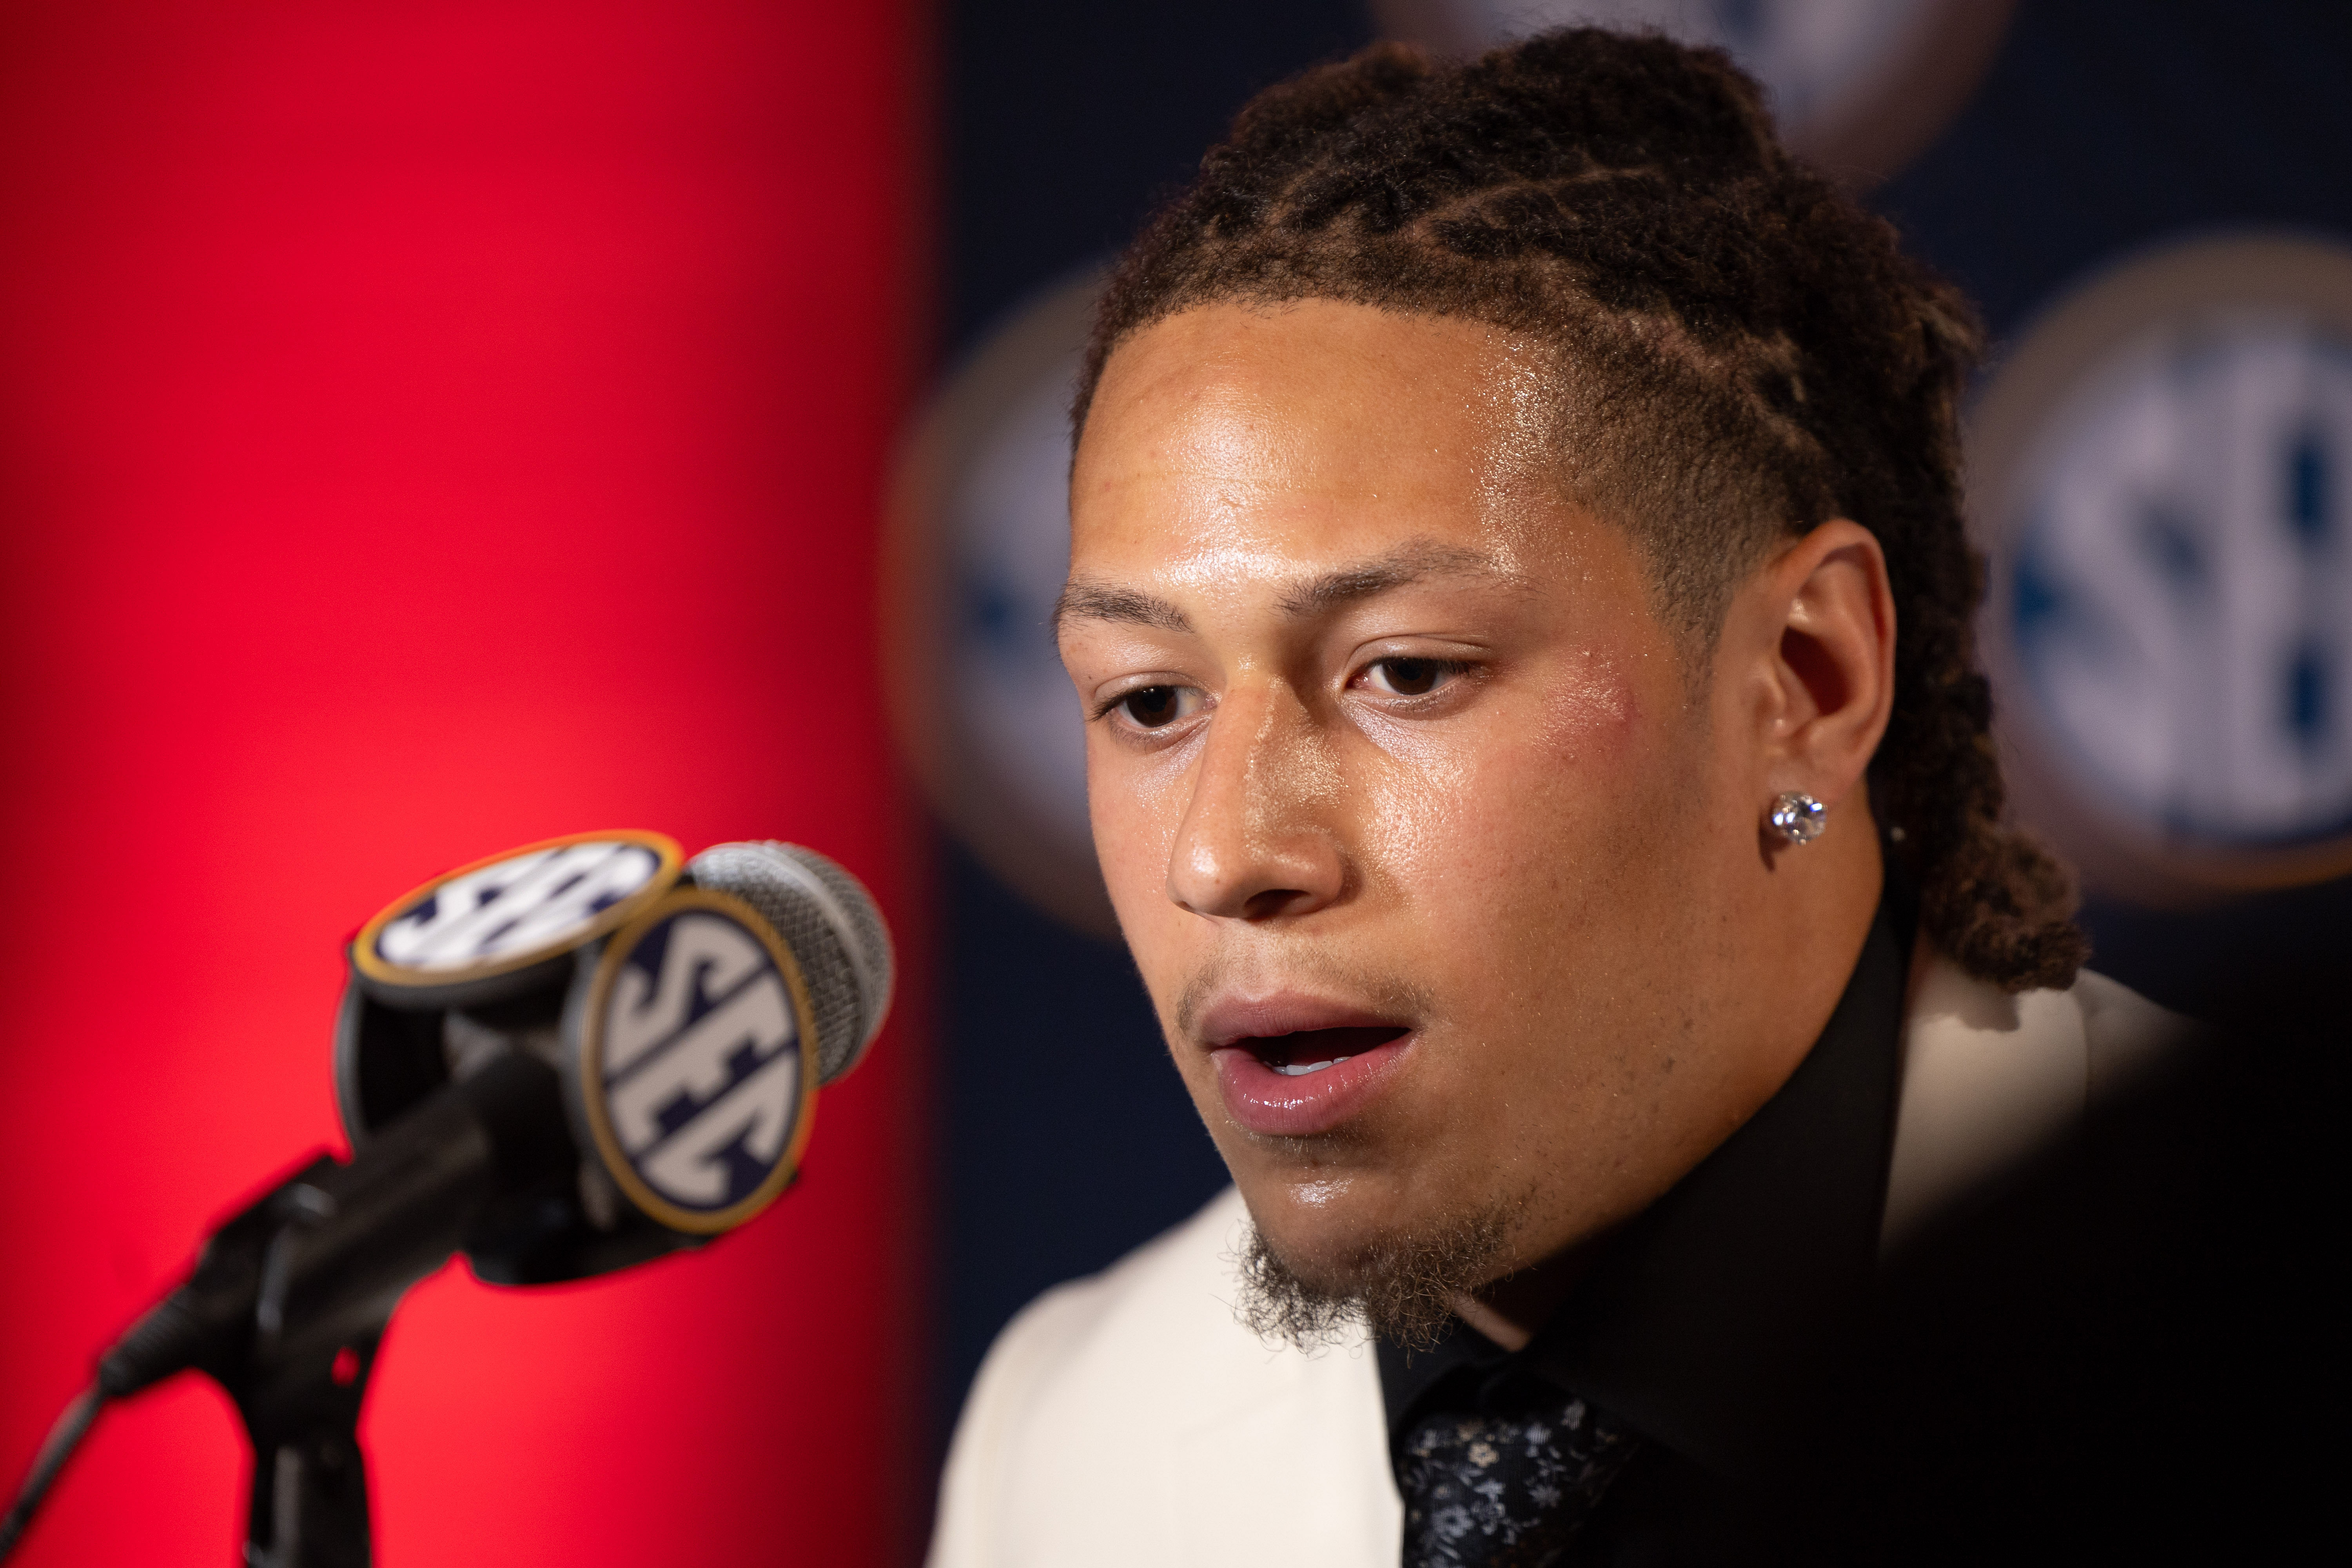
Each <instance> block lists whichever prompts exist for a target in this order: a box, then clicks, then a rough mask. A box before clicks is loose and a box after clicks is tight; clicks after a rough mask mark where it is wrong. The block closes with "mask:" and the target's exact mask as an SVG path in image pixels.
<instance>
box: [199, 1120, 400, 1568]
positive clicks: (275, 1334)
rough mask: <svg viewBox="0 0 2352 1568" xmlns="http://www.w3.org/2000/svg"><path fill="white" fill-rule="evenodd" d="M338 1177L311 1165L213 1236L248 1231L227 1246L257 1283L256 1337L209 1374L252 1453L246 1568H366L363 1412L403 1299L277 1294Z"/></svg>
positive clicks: (327, 1166) (395, 1293)
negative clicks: (256, 1273)
mask: <svg viewBox="0 0 2352 1568" xmlns="http://www.w3.org/2000/svg"><path fill="white" fill-rule="evenodd" d="M343 1169H344V1167H342V1166H341V1164H339V1163H337V1162H336V1161H334V1160H332V1159H329V1158H326V1157H323V1156H322V1157H320V1159H318V1160H316V1161H314V1162H313V1163H311V1164H310V1165H308V1166H306V1167H305V1168H304V1169H303V1170H302V1171H301V1172H299V1173H298V1174H297V1175H296V1176H295V1177H294V1178H293V1179H292V1180H291V1181H289V1182H288V1183H286V1184H284V1185H282V1186H280V1187H278V1189H277V1190H276V1191H275V1192H273V1193H271V1194H269V1195H268V1197H266V1198H265V1199H263V1200H262V1202H260V1203H259V1204H257V1205H254V1207H253V1208H252V1209H250V1210H247V1213H246V1214H244V1215H239V1216H238V1217H237V1218H236V1220H234V1221H232V1222H231V1224H230V1226H229V1227H228V1229H226V1230H224V1231H223V1232H222V1233H221V1236H220V1238H219V1239H220V1240H221V1241H223V1242H227V1241H229V1231H231V1230H236V1229H238V1227H241V1226H250V1229H249V1230H247V1231H246V1232H245V1233H244V1234H241V1235H239V1236H238V1237H236V1242H237V1244H240V1246H241V1247H249V1248H252V1251H251V1252H249V1253H248V1254H247V1258H249V1260H250V1264H249V1265H248V1266H252V1265H257V1266H258V1268H259V1270H260V1274H261V1279H262V1292H261V1300H260V1302H259V1305H258V1308H257V1312H256V1316H257V1319H258V1320H259V1321H260V1325H261V1329H262V1331H261V1332H259V1333H257V1334H256V1335H255V1336H254V1338H253V1340H252V1341H251V1342H249V1348H247V1351H246V1352H245V1353H244V1354H243V1355H242V1356H239V1357H237V1358H236V1362H235V1363H233V1364H229V1365H219V1366H215V1367H210V1368H207V1369H206V1370H208V1371H210V1372H211V1373H213V1375H214V1377H215V1379H216V1380H217V1381H218V1382H219V1383H220V1384H221V1386H222V1387H223V1388H225V1389H226V1390H227V1391H228V1394H229V1397H230V1398H231V1399H233V1400H234V1401H236V1409H237V1414H238V1415H241V1416H242V1417H244V1420H245V1430H246V1436H247V1439H248V1440H249V1441H250V1442H251V1444H252V1446H253V1491H252V1498H251V1501H250V1504H249V1506H248V1508H247V1513H246V1542H245V1561H246V1563H247V1568H368V1563H369V1562H370V1560H371V1556H372V1551H371V1545H370V1542H371V1531H370V1527H369V1518H368V1479H367V1459H366V1456H365V1455H364V1454H363V1453H362V1451H361V1449H360V1445H359V1419H360V1405H361V1404H362V1401H363V1400H364V1399H365V1398H366V1395H367V1383H368V1374H369V1373H372V1372H373V1371H374V1370H375V1353H376V1347H377V1345H378V1344H379V1343H381V1342H382V1341H383V1331H384V1328H385V1326H386V1325H387V1324H388V1323H390V1322H391V1321H392V1311H393V1308H394V1306H396V1305H397V1304H398V1302H399V1299H400V1293H399V1290H397V1289H395V1290H392V1291H385V1290H383V1289H375V1290H369V1291H366V1292H364V1293H362V1294H361V1295H360V1296H359V1297H358V1298H357V1299H352V1298H350V1297H337V1296H329V1297H325V1298H320V1297H311V1298H310V1299H309V1300H304V1299H303V1298H301V1297H299V1296H296V1297H294V1298H293V1299H292V1300H289V1299H288V1297H287V1292H286V1291H285V1281H286V1279H287V1278H288V1276H289V1272H290V1270H289V1268H287V1267H286V1265H285V1262H284V1260H285V1259H286V1258H288V1256H289V1253H290V1252H291V1251H292V1250H293V1247H294V1246H295V1245H296V1239H297V1238H299V1237H301V1236H302V1234H303V1232H304V1231H305V1230H306V1229H307V1228H308V1227H309V1223H310V1222H315V1220H316V1219H317V1218H318V1217H320V1215H319V1212H318V1211H319V1210H320V1208H321V1207H322V1206H324V1205H321V1204H320V1201H319V1200H320V1197H321V1196H326V1195H329V1194H331V1188H332V1186H333V1185H334V1177H335V1175H336V1174H337V1173H340V1172H341V1171H342V1170H343ZM444 1256H446V1254H445V1255H444ZM239 1261H240V1263H245V1262H246V1261H247V1260H246V1259H240V1260H239ZM273 1263H274V1264H276V1267H275V1268H273V1267H272V1265H273ZM273 1284H274V1285H275V1286H276V1287H277V1292H276V1296H275V1299H274V1300H273V1295H272V1289H271V1288H272V1286H273Z"/></svg>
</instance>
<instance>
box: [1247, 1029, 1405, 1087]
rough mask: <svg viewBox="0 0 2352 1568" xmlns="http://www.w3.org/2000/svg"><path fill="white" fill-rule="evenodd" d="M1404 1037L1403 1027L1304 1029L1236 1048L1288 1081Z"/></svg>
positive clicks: (1250, 1040)
mask: <svg viewBox="0 0 2352 1568" xmlns="http://www.w3.org/2000/svg"><path fill="white" fill-rule="evenodd" d="M1405 1033H1406V1031H1405V1030H1404V1028H1402V1026H1373V1027H1361V1028H1346V1029H1301V1030H1299V1031H1297V1033H1295V1034H1289V1035H1253V1036H1246V1037H1243V1038H1241V1039H1238V1040H1235V1041H1234V1045H1236V1046H1238V1047H1241V1048H1242V1049H1244V1050H1245V1051H1247V1052H1249V1054H1250V1055H1252V1056H1254V1057H1255V1058H1257V1059H1258V1060H1259V1062H1261V1063H1262V1064H1264V1065H1265V1067H1266V1068H1270V1069H1271V1070H1273V1071H1275V1072H1277V1073H1280V1074H1281V1075H1282V1076H1283V1077H1285V1078H1305V1077H1307V1075H1308V1074H1309V1073H1318V1072H1322V1071H1324V1070H1325V1069H1326V1068H1335V1067H1338V1066H1339V1064H1340V1063H1341V1062H1344V1061H1346V1060H1347V1059H1348V1058H1350V1057H1360V1056H1362V1055H1363V1054H1364V1053H1365V1052H1367V1051H1371V1050H1377V1049H1379V1048H1380V1047H1382V1046H1385V1045H1387V1044H1388V1043H1389V1042H1390V1041H1391V1040H1394V1039H1398V1038H1401V1037H1402V1036H1403V1035H1404V1034H1405Z"/></svg>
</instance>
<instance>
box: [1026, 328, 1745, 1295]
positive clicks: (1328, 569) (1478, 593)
mask: <svg viewBox="0 0 2352 1568" xmlns="http://www.w3.org/2000/svg"><path fill="white" fill-rule="evenodd" d="M1543 384H1544V381H1543V378H1542V375H1541V371H1540V357H1539V355H1538V353H1537V351H1536V350H1535V349H1534V348H1533V347H1532V346H1531V345H1528V344H1526V343H1524V342H1515V341H1514V340H1513V339H1512V338H1511V337H1510V336H1509V335H1508V334H1507V333H1505V332H1502V331H1498V330H1496V329H1491V328H1487V327H1484V326H1481V325H1478V324H1475V323H1471V322H1465V321H1453V320H1439V319H1433V318H1426V317H1418V316H1404V315H1397V314H1391V313H1387V312H1382V311H1379V310H1372V309H1370V308H1367V307H1362V306H1355V305H1346V304H1339V303H1333V302H1321V301H1310V302H1307V303H1302V304H1299V305H1297V306H1294V307H1288V308H1285V309H1282V310H1273V311H1256V310H1245V309H1243V308H1240V307H1233V306H1214V307H1207V308H1202V309H1197V310H1190V311H1187V312H1185V313H1183V314H1181V315H1179V316H1176V317H1174V318H1172V319H1171V320H1168V321H1162V322H1160V323H1159V324H1157V325H1155V326H1153V327H1151V328H1150V329H1148V330H1146V331H1142V332H1140V333H1139V334H1137V335H1136V336H1134V337H1132V338H1131V339H1129V341H1128V342H1125V343H1124V344H1122V345H1121V346H1120V347H1119V349H1118V352H1117V353H1115V354H1114V355H1113V356H1112V358H1111V360H1110V363H1109V365H1108V369H1107V372H1106V374H1105V375H1104V377H1103V380H1102V384H1101V386H1100V388H1099V390H1098V392H1097V396H1096V398H1095V401H1094V404H1093V406H1092V409H1091V412H1090V415H1089V417H1088V420H1087V426H1086V430H1085V434H1084V438H1083V440H1082V442H1081V444H1080V447H1079V449H1078V454H1077V464H1076V472H1075V477H1074V480H1073V485H1072V501H1071V510H1072V521H1073V525H1074V531H1073V539H1072V550H1071V577H1070V590H1069V592H1068V593H1067V594H1066V595H1065V600H1064V608H1063V612H1062V616H1061V622H1060V641H1061V649H1062V655H1063V658H1064V661H1065V663H1066V665H1067V667H1068V668H1069V671H1070V675H1071V679H1072V680H1073V681H1074V682H1075V683H1076V688H1077V692H1078V695H1079V697H1080V699H1081V700H1083V702H1084V703H1085V705H1086V710H1087V714H1088V716H1089V720H1090V722H1089V724H1088V727H1087V780H1088V793H1089V798H1090V800H1091V804H1092V811H1093V818H1094V832H1095V842H1096V845H1097V848H1098V850H1099V851H1100V855H1101V859H1102V867H1103V871H1104V875H1105V877H1106V878H1107V879H1108V884H1109V888H1110V893H1111V899H1112V901H1113V903H1114V905H1115V906H1116V908H1117V910H1118V918H1119V921H1120V925H1121V927H1122V929H1123V930H1124V931H1125V932H1126V936H1127V940H1128V942H1129V945H1130V946H1131V947H1132V949H1133V951H1134V953H1135V958H1136V961H1137V963H1138V964H1139V966H1140V968H1141V971H1142V975H1143V980H1144V983H1145V984H1146V986H1147V987H1148V988H1149V989H1150V994H1151V998H1152V1001H1153V1004H1154V1005H1155V1006H1156V1007H1157V1009H1158V1011H1159V1015H1160V1025H1161V1027H1162V1028H1163V1029H1164V1030H1165V1031H1166V1034H1167V1037H1168V1042H1169V1047H1170V1049H1171V1052H1172V1053H1173V1055H1174V1057H1175V1061H1176V1065H1177V1068H1178V1069H1179V1070H1180V1071H1181V1073H1182V1075H1183V1078H1184V1081H1185V1084H1186V1086H1187V1088H1188V1089H1190V1090H1191V1092H1192V1098H1193V1100H1194V1102H1195V1104H1196V1105H1197V1106H1198V1107H1199V1109H1200V1112H1201V1116H1202V1120H1203V1121H1205V1122H1206V1123H1207V1124H1208V1127H1209V1131H1210V1132H1211V1134H1212V1135H1213V1137H1214V1139H1215V1140H1216V1142H1217V1146H1218V1148H1219V1149H1220V1151H1221V1152H1223V1155H1224V1158H1225V1160H1226V1163H1228V1164H1229V1165H1230V1166H1231V1168H1232V1171H1233V1174H1234V1180H1235V1181H1236V1182H1237V1183H1238V1184H1240V1187H1241V1189H1242V1192H1243V1194H1244V1197H1245V1198H1246V1200H1247V1202H1248V1205H1249V1207H1250V1211H1251V1213H1252V1215H1253V1216H1254V1217H1255V1221H1256V1223H1257V1225H1258V1227H1259V1230H1260V1233H1261V1235H1262V1236H1263V1237H1264V1238H1265V1241H1266V1243H1267V1244H1268V1245H1269V1247H1271V1248H1272V1249H1273V1251H1274V1252H1275V1253H1276V1256H1277V1257H1279V1258H1281V1259H1283V1261H1284V1262H1285V1263H1286V1264H1287V1265H1288V1266H1289V1268H1292V1269H1293V1270H1294V1271H1296V1272H1297V1273H1298V1274H1299V1275H1300V1276H1302V1277H1303V1278H1305V1279H1307V1280H1308V1281H1309V1282H1310V1283H1313V1284H1315V1285H1318V1286H1319V1287H1321V1288H1323V1289H1334V1290H1341V1291H1344V1290H1346V1289H1349V1288H1350V1287H1351V1285H1352V1284H1353V1283H1354V1282H1355V1281H1356V1279H1357V1278H1358V1276H1359V1275H1360V1273H1361V1272H1362V1271H1363V1270H1364V1269H1366V1268H1369V1267H1371V1266H1372V1265H1371V1263H1370V1260H1371V1259H1372V1258H1376V1257H1377V1256H1380V1255H1381V1254H1382V1253H1383V1251H1384V1249H1393V1248H1394V1247H1397V1246H1398V1245H1399V1244H1400V1243H1411V1242H1412V1241H1413V1240H1415V1239H1417V1238H1418V1239H1427V1238H1432V1237H1446V1236H1449V1235H1460V1234H1464V1233H1465V1231H1466V1230H1481V1229H1482V1228H1483V1232H1484V1233H1485V1234H1487V1235H1490V1236H1493V1237H1499V1238H1500V1245H1499V1247H1498V1248H1497V1249H1496V1250H1494V1251H1493V1252H1492V1254H1491V1262H1490V1265H1489V1266H1488V1267H1487V1268H1486V1269H1485V1273H1486V1275H1487V1276H1488V1277H1496V1276H1499V1275H1501V1274H1503V1273H1507V1272H1510V1271H1512V1270H1515V1269H1517V1268H1523V1267H1525V1266H1527V1265H1528V1264H1531V1263H1533V1262H1535V1261H1537V1260H1538V1259H1540V1258H1545V1257H1547V1256H1549V1255H1550V1254H1552V1253H1554V1252H1557V1251H1558V1250H1559V1249H1560V1248H1562V1247H1567V1246H1570V1245H1571V1244H1573V1243H1574V1242H1576V1241H1578V1240H1580V1239H1581V1238H1584V1237H1589V1236H1591V1235H1592V1234H1594V1233H1596V1232H1597V1231H1599V1230H1600V1229H1601V1228H1604V1227H1606V1226H1609V1225H1611V1224H1612V1223H1614V1222H1616V1221H1618V1220H1620V1219H1622V1218H1623V1217H1625V1216H1626V1215H1630V1214H1632V1213H1633V1212H1635V1211H1636V1210H1638V1209H1639V1208H1640V1207H1641V1206H1643V1205H1645V1204H1646V1203H1648V1202H1649V1201H1650V1200H1651V1199H1652V1198H1653V1197H1654V1196H1655V1195H1656V1194H1658V1193H1659V1192H1661V1191H1663V1190H1664V1188H1665V1187H1666V1186H1668V1185H1669V1184H1672V1183H1673V1182H1674V1181H1675V1179H1676V1178H1677V1177H1678V1176H1679V1175H1680V1174H1681V1173H1682V1172H1683V1171H1685V1169H1687V1168H1688V1167H1689V1165H1690V1164H1692V1163H1694V1162H1695V1161H1696V1159H1697V1158H1698V1157H1700V1156H1701V1155H1703V1154H1704V1153H1705V1152H1706V1150H1707V1149H1710V1148H1712V1147H1713V1146H1714V1144H1715V1143H1716V1142H1719V1141H1720V1139H1721V1138H1722V1137H1723V1136H1724V1135H1725V1134H1726V1133H1727V1131H1730V1128H1731V1126H1733V1125H1736V1124H1737V1121H1738V1119H1739V1118H1740V1117H1742V1116H1744V1115H1745V1114H1746V1113H1747V1111H1748V1110H1752V1109H1753V1106H1754V1105H1755V1104H1756V1103H1758V1102H1759V1101H1760V1100H1761V1099H1762V1098H1764V1097H1765V1096H1766V1095H1768V1094H1769V1092H1770V1089H1771V1087H1772V1085H1771V1084H1770V1083H1765V1084H1762V1085H1761V1086H1760V1087H1755V1088H1753V1089H1750V1088H1748V1087H1747V1086H1745V1085H1744V1084H1743V1082H1742V1079H1743V1075H1748V1074H1750V1073H1751V1072H1752V1070H1753V1069H1752V1068H1751V1067H1750V1066H1749V1064H1748V1061H1747V1059H1746V1058H1745V1056H1744V1055H1743V1052H1742V1051H1741V1049H1740V1048H1739V1047H1740V1042H1739V1039H1738V1036H1739V1033H1740V1018H1739V1016H1738V1015H1739V1012H1740V1009H1739V1008H1738V1005H1736V1003H1734V1002H1733V1001H1732V999H1730V998H1729V997H1728V996H1727V994H1726V993H1725V992H1724V990H1723V983H1722V982H1721V981H1719V980H1717V979H1714V978H1711V976H1715V975H1717V973H1724V974H1736V973H1737V972H1738V969H1739V967H1740V966H1739V965H1738V964H1737V963H1722V962H1719V961H1720V960H1722V959H1724V958H1726V957H1727V956H1728V950H1730V949H1732V948H1734V947H1737V946H1738V941H1739V936H1738V931H1737V930H1736V929H1735V928H1736V925H1737V922H1738V921H1740V920H1742V919H1744V918H1747V917H1748V915H1750V914H1751V913H1752V912H1753V911H1752V910H1751V909H1750V908H1749V907H1748V906H1749V900H1748V896H1747V893H1746V890H1745V886H1744V883H1743V880H1742V879H1743V878H1744V877H1752V875H1753V866H1754V863H1755V861H1756V859H1757V853H1756V848H1755V842H1756V831H1757V829H1756V807H1757V805H1758V803H1759V801H1760V800H1761V799H1762V798H1763V795H1760V794H1759V793H1758V792H1759V787H1760V786H1759V780H1758V778H1757V776H1756V774H1755V770H1754V764H1753V761H1752V759H1751V758H1750V757H1749V756H1748V753H1747V752H1745V751H1744V750H1743V749H1742V748H1741V747H1740V746H1739V745H1738V744H1737V743H1732V742H1727V741H1726V740H1724V739H1723V737H1724V736H1726V735H1730V734H1734V733H1736V731H1737V730H1738V715H1737V714H1736V713H1733V714H1729V715H1724V714H1718V713H1717V712H1716V711H1715V708H1716V707H1719V706H1720V705H1711V704H1710V702H1709V700H1708V699H1707V698H1706V696H1705V695H1704V694H1703V692H1704V689H1705V688H1704V687H1703V686H1699V685H1694V683H1691V682H1688V681H1686V679H1685V663H1684V659H1683V657H1682V655H1681V653H1680V652H1679V650H1678V647H1677V645H1676V643H1675V640H1674V638H1673V637H1672V636H1671V634H1670V633H1669V632H1668V631H1667V630H1666V629H1665V628H1664V626H1662V625H1661V623H1660V622H1659V620H1658V619H1657V617H1656V616H1655V613H1654V607H1653V605H1652V602H1651V599H1650V595H1649V593H1648V591H1647V587H1646V579H1645V576H1644V570H1643V563H1642V562H1641V560H1640V558H1639V556H1638V554H1637V552H1636V549H1635V546H1634V545H1633V542H1631V540H1630V539H1629V538H1628V537H1627V535H1626V534H1625V533H1624V532H1623V531H1621V530H1620V529H1618V528H1617V527H1615V526H1613V525H1612V524H1610V523H1608V522H1605V521H1601V519H1599V518H1597V517H1595V516H1594V515H1593V514H1592V513H1591V512H1590V511H1588V510H1584V509H1583V508H1581V507H1580V506H1579V505H1578V504H1576V503H1575V502H1574V501H1573V500H1570V499H1569V498H1568V496H1567V495H1566V494H1565V493H1564V491H1563V489H1562V487H1561V485H1560V482H1559V470H1558V465H1557V462H1556V458H1555V456H1554V454H1555V453H1556V449H1557V448H1556V443H1557V441H1558V440H1559V436H1558V434H1557V432H1558V430H1559V428H1560V422H1559V418H1558V415H1559V410H1557V409H1556V408H1553V407H1552V406H1550V405H1549V404H1548V403H1547V401H1546V399H1545V397H1544V395H1542V392H1541V388H1542V386H1543ZM1727 1089H1728V1092H1727ZM1727 1104H1732V1105H1736V1106H1738V1109H1736V1110H1728V1111H1727V1110H1726V1109H1725V1107H1726V1105H1727Z"/></svg>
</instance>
